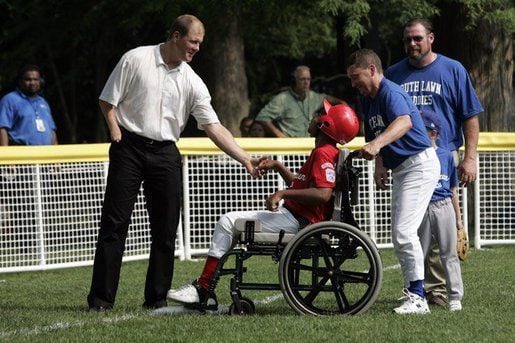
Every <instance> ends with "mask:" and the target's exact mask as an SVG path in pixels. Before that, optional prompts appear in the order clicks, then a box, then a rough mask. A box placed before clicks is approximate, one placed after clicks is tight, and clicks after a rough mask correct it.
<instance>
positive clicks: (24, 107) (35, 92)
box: [0, 65, 57, 146]
mask: <svg viewBox="0 0 515 343" xmlns="http://www.w3.org/2000/svg"><path fill="white" fill-rule="evenodd" d="M42 83H43V79H42V77H41V70H40V69H39V67H37V66H35V65H27V66H25V67H23V68H22V69H21V70H20V72H19V74H18V88H17V89H16V90H14V91H12V92H10V93H8V94H7V95H5V96H4V97H3V98H2V100H1V101H0V145H2V146H6V145H51V144H57V136H56V134H55V130H56V127H55V123H54V120H53V118H52V113H51V111H50V106H48V103H47V102H46V100H45V99H44V98H43V97H42V96H40V95H39V92H40V91H41V86H42Z"/></svg>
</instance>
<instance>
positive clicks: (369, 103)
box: [362, 78, 431, 169]
mask: <svg viewBox="0 0 515 343" xmlns="http://www.w3.org/2000/svg"><path fill="white" fill-rule="evenodd" d="M362 105H363V112H364V114H365V139H366V141H367V142H370V141H371V140H373V139H374V138H375V137H377V136H379V135H380V134H381V133H382V132H383V131H384V130H386V128H387V127H388V125H390V123H391V122H393V121H394V120H395V119H396V118H397V117H399V116H401V115H409V116H410V118H411V123H412V127H411V129H410V130H409V131H408V132H407V133H406V134H405V135H404V136H402V137H401V138H399V139H398V140H396V141H395V142H392V143H390V144H388V145H386V146H384V147H383V148H382V149H381V156H382V158H383V165H384V166H385V167H386V168H388V169H394V168H395V167H397V166H398V165H399V164H401V163H402V162H403V161H404V160H405V159H406V158H408V157H410V156H412V155H416V154H418V153H419V152H422V151H424V150H426V149H427V148H430V147H431V141H430V140H429V136H428V135H427V131H426V128H425V126H424V122H423V121H422V116H421V115H420V112H419V110H418V109H417V108H416V107H415V105H414V104H413V102H412V101H411V99H410V97H409V95H408V94H407V93H406V92H405V91H404V90H403V89H402V88H401V87H399V86H398V85H397V84H395V83H393V82H391V81H389V80H387V79H385V78H383V80H382V81H381V84H380V85H379V90H378V92H377V95H376V96H375V98H370V97H364V98H363V99H362Z"/></svg>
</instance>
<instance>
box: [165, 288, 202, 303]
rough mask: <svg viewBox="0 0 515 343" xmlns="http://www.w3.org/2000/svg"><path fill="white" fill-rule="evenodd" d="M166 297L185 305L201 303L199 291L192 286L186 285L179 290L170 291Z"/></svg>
mask: <svg viewBox="0 0 515 343" xmlns="http://www.w3.org/2000/svg"><path fill="white" fill-rule="evenodd" d="M166 297H167V298H168V299H170V300H173V301H176V302H179V303H183V304H195V303H198V302H200V298H199V295H198V292H197V289H196V288H195V286H193V285H192V284H188V285H184V286H182V287H180V288H179V289H171V290H169V291H168V294H167V295H166Z"/></svg>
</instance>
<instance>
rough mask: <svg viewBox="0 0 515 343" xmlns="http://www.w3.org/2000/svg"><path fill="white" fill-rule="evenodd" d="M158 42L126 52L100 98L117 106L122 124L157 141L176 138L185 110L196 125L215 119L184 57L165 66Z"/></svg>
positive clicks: (185, 119)
mask: <svg viewBox="0 0 515 343" xmlns="http://www.w3.org/2000/svg"><path fill="white" fill-rule="evenodd" d="M159 47H160V45H155V46H143V47H139V48H136V49H132V50H129V51H128V52H126V53H125V54H124V55H123V56H122V58H121V59H120V61H119V62H118V64H117V65H116V67H115V68H114V70H113V72H112V73H111V75H110V76H109V79H108V80H107V83H106V85H105V86H104V89H103V90H102V94H100V97H99V99H100V100H103V101H105V102H107V103H109V104H111V105H113V106H115V107H116V108H117V111H116V118H117V120H118V123H119V124H120V125H121V126H123V127H124V128H125V129H127V130H128V131H131V132H134V133H136V134H138V135H141V136H144V137H147V138H150V139H155V140H159V141H163V140H171V141H174V142H177V141H178V140H179V137H180V134H181V132H182V130H183V129H184V126H185V125H186V123H187V122H188V117H189V115H190V114H192V115H193V116H194V117H195V119H196V120H197V123H198V127H199V129H202V125H205V124H212V123H219V122H220V121H219V119H218V116H217V115H216V113H215V111H214V109H213V107H212V106H211V95H210V94H209V91H208V89H207V87H206V85H205V83H204V82H203V81H202V79H201V78H200V77H199V76H198V75H197V74H196V73H195V72H194V71H193V69H191V67H190V66H189V65H188V64H187V63H185V62H181V64H180V65H179V66H178V67H176V68H174V69H171V70H168V68H167V66H166V64H165V63H164V61H163V58H162V56H161V53H160V50H159Z"/></svg>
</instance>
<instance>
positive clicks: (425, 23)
mask: <svg viewBox="0 0 515 343" xmlns="http://www.w3.org/2000/svg"><path fill="white" fill-rule="evenodd" d="M417 24H420V25H422V26H424V28H425V29H426V32H427V33H428V34H429V33H433V24H432V23H431V21H430V20H429V19H426V18H413V19H410V20H409V21H408V22H407V23H406V24H404V30H406V28H408V27H412V26H415V25H417Z"/></svg>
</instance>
